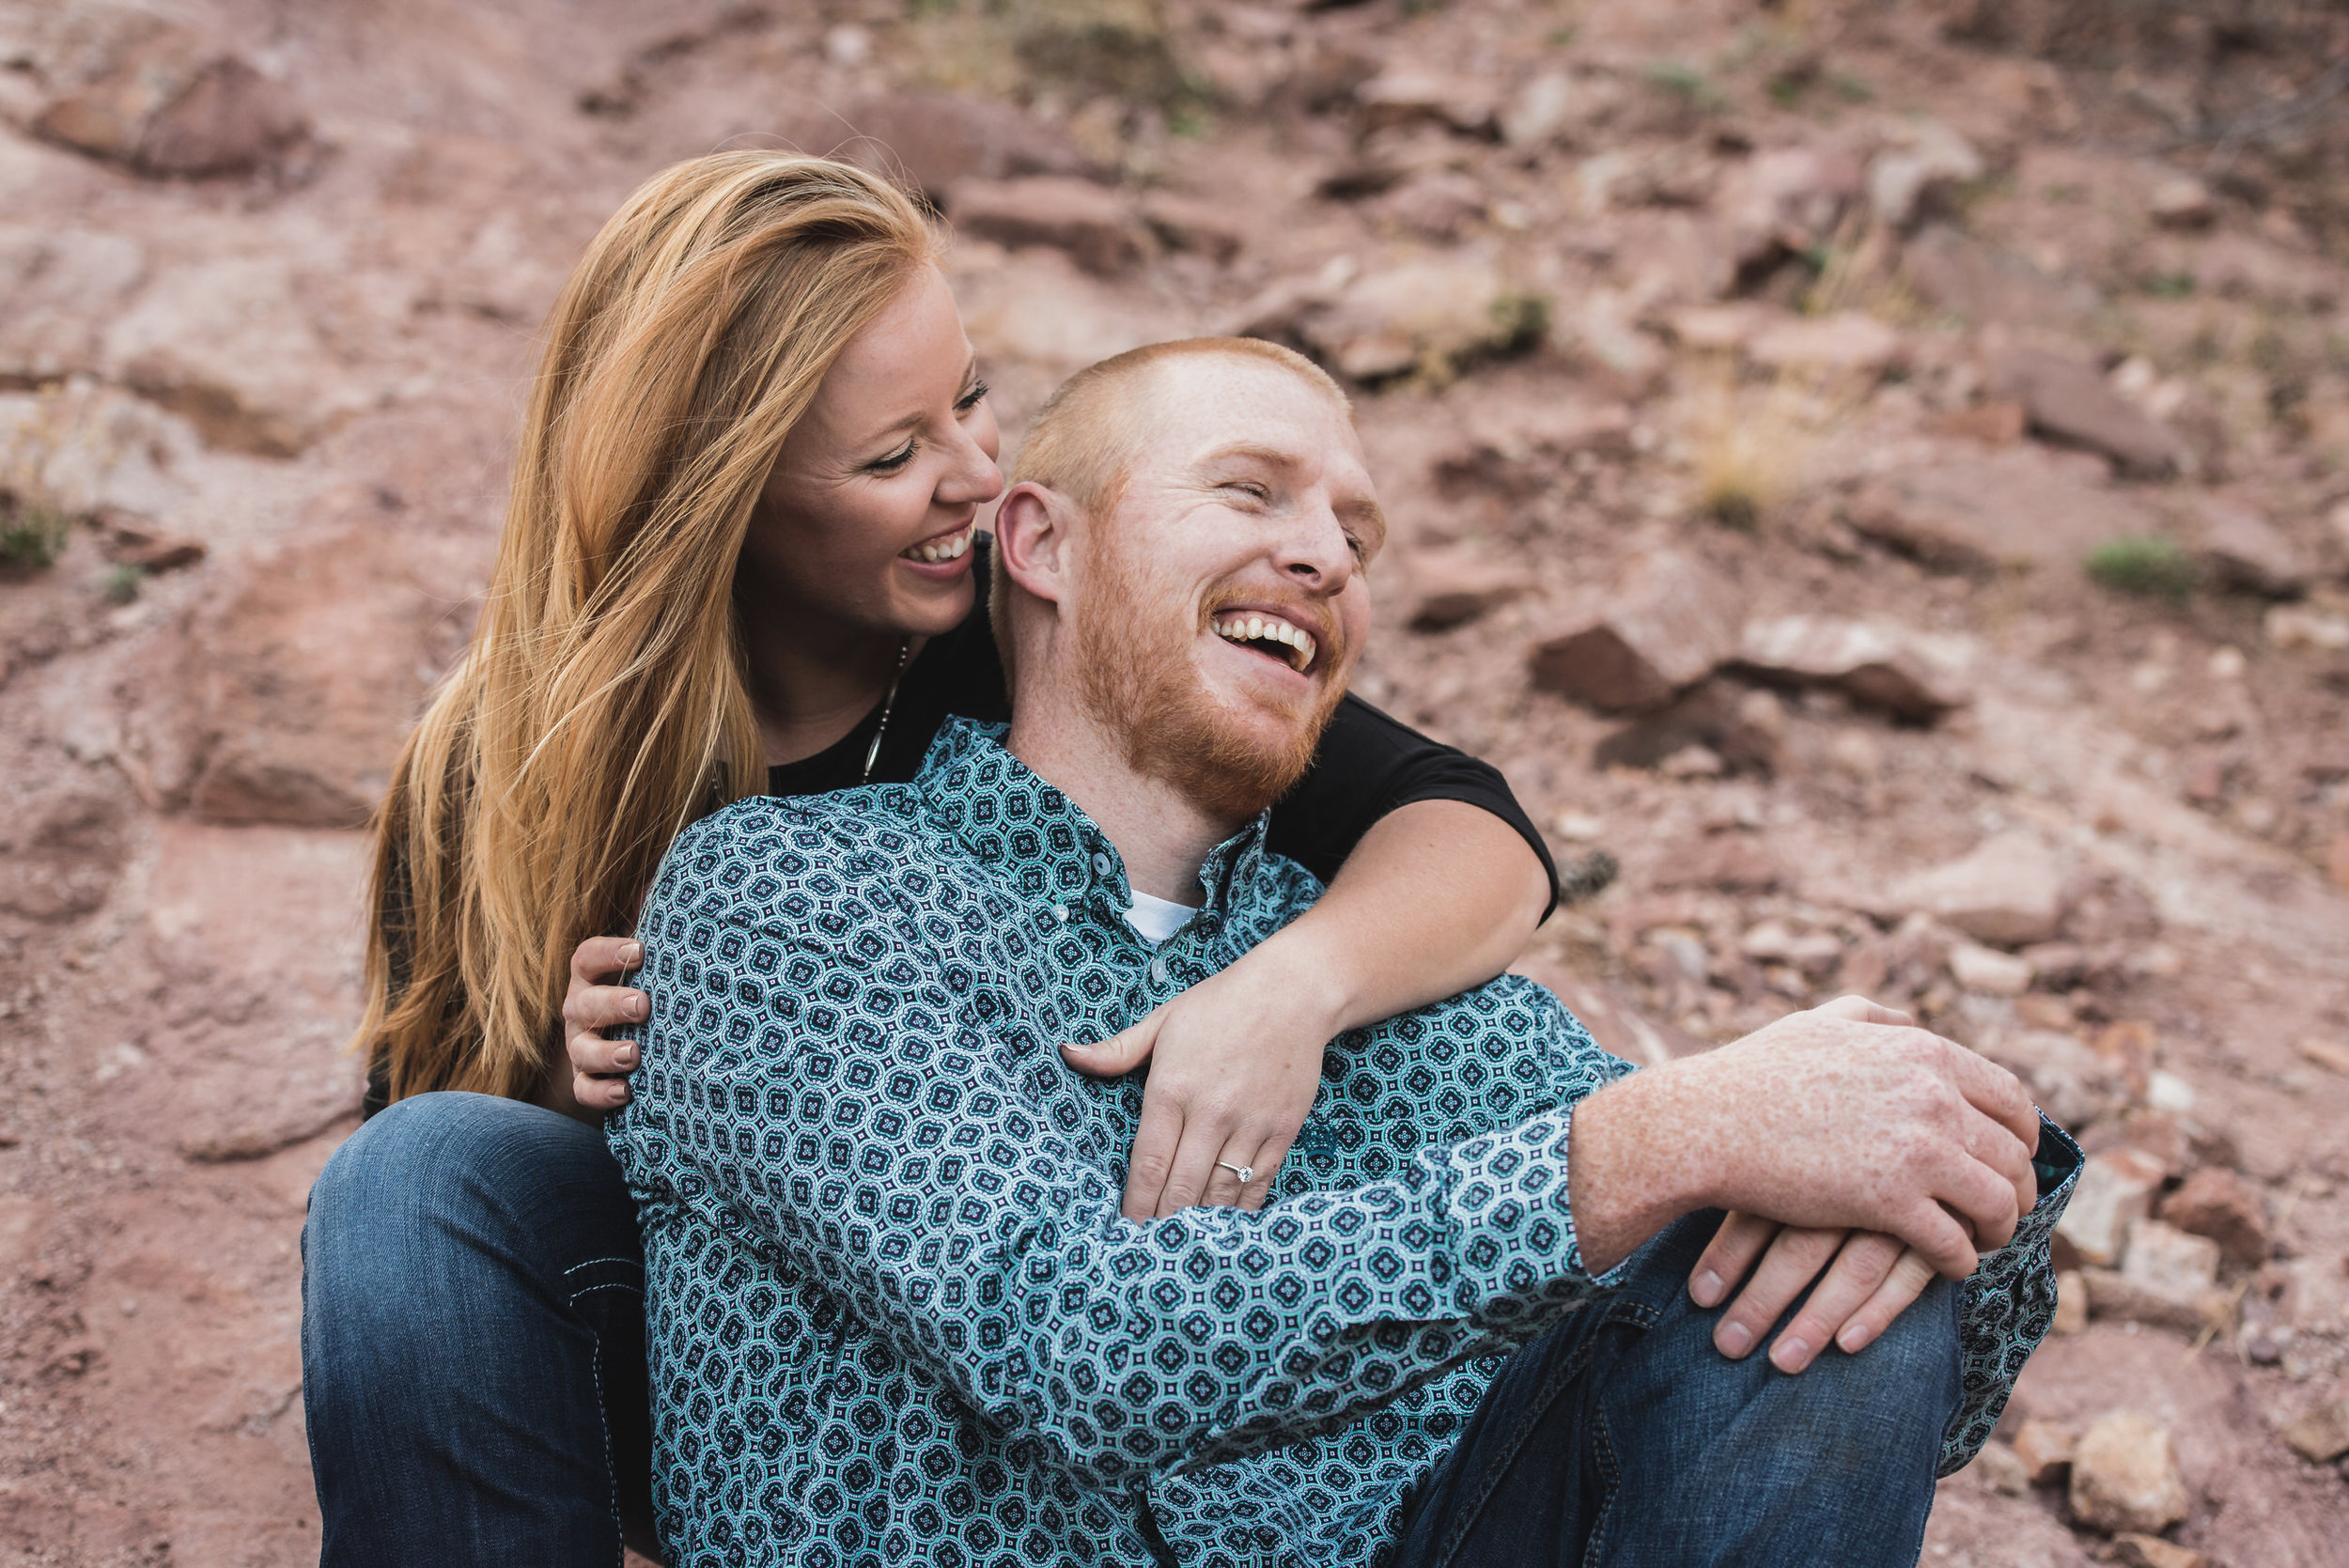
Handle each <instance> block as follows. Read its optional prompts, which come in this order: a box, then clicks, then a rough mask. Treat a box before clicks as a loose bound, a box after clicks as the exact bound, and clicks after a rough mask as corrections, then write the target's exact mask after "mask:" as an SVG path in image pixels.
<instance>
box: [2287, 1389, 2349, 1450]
mask: <svg viewBox="0 0 2349 1568" xmlns="http://www.w3.org/2000/svg"><path fill="white" fill-rule="evenodd" d="M2283 1439H2284V1441H2285V1442H2286V1443H2288V1444H2290V1445H2291V1447H2292V1450H2293V1452H2295V1453H2297V1454H2299V1455H2300V1456H2301V1457H2302V1458H2304V1459H2311V1460H2314V1461H2315V1462H2316V1463H2317V1464H2319V1465H2325V1464H2329V1463H2331V1462H2332V1461H2333V1460H2336V1459H2338V1458H2340V1457H2341V1455H2342V1454H2344V1453H2349V1399H2336V1400H2334V1401H2332V1402H2331V1403H2330V1404H2326V1405H2318V1406H2317V1407H2316V1408H2315V1409H2313V1410H2311V1411H2310V1412H2309V1413H2308V1414H2307V1415H2305V1416H2302V1417H2301V1418H2300V1419H2299V1420H2298V1421H2294V1422H2293V1423H2292V1424H2291V1425H2290V1426H2287V1427H2285V1428H2284V1430H2283Z"/></svg>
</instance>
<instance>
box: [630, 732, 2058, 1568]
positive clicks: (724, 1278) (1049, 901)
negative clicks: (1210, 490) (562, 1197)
mask: <svg viewBox="0 0 2349 1568" xmlns="http://www.w3.org/2000/svg"><path fill="white" fill-rule="evenodd" d="M1200 881H1201V891H1202V893H1204V894H1205V897H1206V904H1205V908H1202V910H1201V911H1200V912H1199V913H1198V914H1197V915H1195V916H1194V917H1192V919H1191V920H1190V922H1189V923H1188V924H1186V925H1185V926H1184V927H1183V928H1182V929H1181V930H1180V931H1178V932H1176V933H1175V935H1174V936H1173V937H1171V938H1169V939H1167V940H1166V941H1165V942H1163V943H1161V944H1159V946H1157V947H1155V948H1154V947H1152V946H1151V945H1149V944H1148V943H1146V942H1145V941H1143V939H1142V938H1141V937H1140V936H1139V935H1138V934H1137V933H1136V932H1135V931H1134V930H1133V929H1132V928H1131V926H1129V925H1128V924H1127V922H1126V920H1125V918H1124V911H1125V910H1126V908H1127V907H1128V905H1129V903H1130V902H1131V898H1130V894H1129V892H1128V884H1127V881H1126V876H1125V871H1124V868H1123V864H1122V862H1121V861H1120V860H1119V857H1118V854H1117V851H1116V849H1115V848H1114V846H1112V845H1111V844H1110V843H1109V841H1108V840H1107V839H1106V838H1105V837H1103V835H1102V834H1101V833H1100V831H1098V830H1097V828H1095V827H1094V826H1093V824H1092V823H1091V822H1090V821H1089V820H1088V819H1087V818H1086V816H1085V815H1084V814H1083V813H1082V812H1081V811H1079V810H1078V809H1077V808H1076V806H1075V805H1074V804H1072V803H1071V802H1070V801H1069V800H1068V799H1067V798H1066V796H1064V795H1063V794H1061V792H1060V791H1059V790H1057V789H1055V788H1053V787H1052V786H1051V785H1050V784H1046V783H1045V782H1043V781H1042V780H1041V779H1039V778H1037V777H1036V776H1035V775H1034V773H1033V772H1031V771H1030V770H1029V769H1028V768H1026V767H1025V766H1023V765H1022V764H1021V763H1020V762H1019V761H1018V759H1016V758H1014V757H1013V756H1012V755H1011V754H1010V753H1008V752H1006V751H1005V750H1004V749H1003V746H1002V745H1001V743H1000V741H999V739H998V738H997V732H996V731H995V729H993V728H992V727H989V726H980V725H975V724H972V723H970V722H959V721H958V722H956V723H954V724H952V725H950V726H949V727H948V728H947V729H946V731H945V732H944V733H943V734H942V735H941V737H940V738H939V741H938V743H937V745H936V747H935V748H934V750H933V751H932V753H931V754H930V757H929V760H928V762H927V763H926V766H925V768H924V770H923V772H922V773H921V775H920V776H919V777H918V778H916V779H915V780H914V782H913V783H912V784H908V785H885V786H877V787H870V788H865V789H859V790H852V791H848V792H846V793H843V794H838V795H832V796H823V797H815V798H807V799H797V800H778V799H759V800H746V801H743V802H740V803H739V804H737V805H735V806H732V807H730V808H728V809H727V810H725V811H723V812H720V813H718V814H716V815H712V816H710V817H708V818H707V819H705V820H703V821H701V822H699V823H697V824H695V825H694V826H693V827H692V828H690V829H688V830H687V831H686V832H685V833H684V834H682V835H681V836H680V837H679V838H678V840H677V844H676V845H675V846H674V847H673V848H672V849H671V850H670V853H669V855H668V858H667V860H666V861H665V862H663V865H662V868H661V876H660V877H659V879H658V882H657V884H656V886H655V888H654V891H653V893H652V894H651V896H650V898H649V900H648V901H647V903H646V908H645V914H644V918H643V921H642V924H641V926H640V935H641V936H642V938H643V940H644V942H645V949H646V959H645V979H644V982H643V984H645V986H646V989H647V990H648V991H649V992H650V993H651V995H652V998H653V1010H652V1017H651V1018H650V1020H649V1022H648V1023H647V1025H646V1029H645V1031H644V1057H645V1061H644V1065H643V1066H642V1068H641V1069H640V1070H639V1071H638V1072H637V1074H636V1076H635V1079H634V1082H633V1086H634V1090H635V1098H634V1100H633V1101H632V1102H631V1104H630V1106H629V1108H628V1109H627V1110H626V1111H625V1112H623V1113H622V1114H620V1115H618V1116H615V1117H614V1118H613V1120H612V1122H611V1124H610V1126H611V1137H612V1143H613V1147H614V1151H615V1152H616V1153H617V1155H618V1156H619V1157H620V1160H621V1163H622V1165H623V1167H624V1169H625V1170H626V1172H627V1173H628V1177H629V1181H630V1185H631V1187H632V1188H633V1189H634V1191H635V1193H636V1196H637V1199H638V1202H639V1204H640V1206H641V1210H642V1215H643V1219H644V1230H645V1249H646V1260H645V1261H646V1279H647V1281H648V1285H649V1301H648V1304H647V1310H648V1313H649V1329H648V1337H649V1341H650V1356H651V1371H652V1389H653V1400H654V1406H655V1408H654V1443H655V1500H656V1503H657V1506H658V1510H659V1514H660V1526H661V1534H662V1537H663V1540H664V1542H665V1544H666V1545H667V1546H668V1549H669V1552H670V1559H671V1561H672V1562H673V1563H675V1564H677V1565H678V1568H685V1565H697V1564H705V1563H708V1564H717V1563H794V1564H798V1563H805V1564H838V1565H843V1568H845V1565H848V1564H851V1563H863V1562H908V1563H926V1564H936V1565H938V1568H963V1565H977V1564H1003V1565H1014V1564H1017V1565H1019V1568H1030V1565H1034V1564H1048V1563H1118V1564H1145V1563H1149V1562H1151V1561H1152V1560H1153V1559H1154V1557H1163V1556H1165V1555H1168V1554H1171V1555H1172V1556H1173V1557H1174V1558H1175V1559H1176V1560H1180V1561H1182V1562H1184V1563H1199V1564H1215V1563H1229V1564H1259V1563H1263V1564H1270V1563H1284V1564H1299V1565H1308V1564H1310V1565H1315V1568H1318V1565H1321V1564H1331V1563H1346V1562H1365V1561H1372V1560H1377V1558H1378V1557H1379V1556H1380V1555H1381V1553H1382V1552H1383V1550H1384V1549H1385V1548H1386V1547H1387V1546H1388V1545H1391V1543H1392V1536H1393V1534H1394V1533H1395V1527H1396V1524H1397V1518H1396V1515H1397V1513H1398V1510H1399V1509H1400V1507H1401V1505H1402V1503H1403V1500H1404V1498H1405V1497H1406V1495H1407V1493H1408V1490H1409V1488H1410V1487H1411V1486H1412V1484H1413V1483H1416V1482H1417V1481H1418V1480H1420V1479H1421V1478H1422V1477H1423V1476H1424V1475H1426V1474H1427V1473H1428V1472H1429V1471H1431V1470H1432V1469H1433V1468H1434V1467H1435V1466H1436V1465H1437V1464H1438V1463H1439V1461H1440V1459H1441V1458H1442V1456H1443V1455H1444V1453H1445V1452H1446V1451H1447V1449H1448V1448H1449V1446H1450V1444H1451V1442H1452V1440H1453V1439H1454V1438H1455V1436H1456V1435H1457V1434H1458V1433H1459V1431H1460V1430H1461V1428H1462V1426H1463V1425H1464V1423H1465V1421H1466V1420H1467V1418H1468V1417H1469V1415H1470V1413H1471V1412H1473V1410H1474V1409H1475V1407H1476V1405H1477V1402H1478V1400H1479V1398H1480V1397H1481V1396H1482V1394H1483V1392H1484V1389H1485V1387H1486V1384H1487V1383H1488V1382H1489V1381H1490V1378H1491V1376H1492V1374H1493V1372H1494V1370H1495V1368H1496V1367H1497V1366H1498V1364H1499V1358H1500V1357H1501V1355H1502V1354H1503V1353H1505V1352H1506V1351H1508V1350H1509V1349H1510V1348H1512V1347H1513V1346H1515V1345H1517V1344H1518V1343H1522V1342H1524V1341H1525V1340H1527V1339H1529V1338H1531V1337H1532V1336H1533V1335H1534V1334H1536V1333H1538V1332H1539V1331H1540V1330H1541V1329H1543V1328H1544V1327H1548V1325H1550V1324H1551V1323H1553V1322H1555V1321H1556V1320H1557V1319H1558V1317H1559V1316H1560V1314H1562V1313H1563V1312H1567V1311H1569V1310H1571V1309H1572V1308H1573V1307H1574V1305H1575V1304H1576V1303H1577V1302H1578V1301H1579V1300H1580V1299H1581V1298H1583V1297H1584V1296H1587V1295H1589V1294H1590V1293H1591V1292H1592V1291H1593V1290H1594V1289H1595V1288H1597V1284H1598V1283H1599V1282H1598V1281H1593V1280H1592V1278H1591V1277H1590V1275H1589V1274H1588V1272H1587V1271H1586V1270H1585V1269H1584V1267H1583V1265H1582V1260H1581V1255H1580V1252H1579V1249H1578V1247H1577V1244H1576V1240H1575V1232H1574V1220H1573V1213H1572V1207H1571V1203H1570V1202H1569V1194H1568V1192H1567V1190H1566V1170H1567V1165H1566V1146H1567V1137H1568V1133H1569V1130H1570V1123H1571V1114H1572V1109H1573V1106H1574V1104H1575V1103H1576V1102H1577V1101H1578V1100H1579V1099H1580V1098H1581V1097H1583V1096H1584V1095H1586V1094H1589V1093H1591V1092H1592V1091H1593V1090H1595V1089H1596V1088H1598V1087H1600V1086H1601V1085H1603V1084H1605V1083H1607V1082H1609V1081H1610V1080H1611V1079H1614V1078H1616V1077H1618V1076H1620V1075H1622V1074H1624V1073H1626V1072H1627V1071H1629V1070H1630V1069H1629V1068H1628V1066H1627V1065H1626V1063H1622V1062H1620V1061H1618V1060H1617V1059H1615V1058H1613V1057H1610V1056H1609V1055H1607V1054H1606V1053H1604V1052H1602V1051H1600V1050H1599V1049H1598V1048H1596V1046H1595V1045H1594V1044H1593V1043H1592V1041H1591V1038H1590V1036H1589V1035H1588V1034H1587V1033H1586V1032H1584V1031H1583V1030H1582V1028H1581V1027H1580V1026H1579V1024H1577V1023H1576V1022H1575V1020H1574V1019H1573V1018H1572V1017H1569V1016H1568V1015H1567V1014H1566V1012H1565V1010H1564V1009H1563V1007H1561V1006H1560V1005H1559V1003H1558V1001H1557V999H1556V998H1555V997H1553V996H1551V995H1550V993H1548V991H1546V990H1543V989H1542V988H1541V987H1539V986H1534V985H1532V983H1530V982H1528V981H1525V980H1522V979H1518V978H1516V977H1503V978H1502V979H1500V980H1497V981H1494V982H1493V983H1491V984H1490V985H1487V986H1480V987H1478V988H1477V989H1475V990H1472V991H1469V992H1466V993H1464V994H1462V995H1460V996H1457V997H1455V998H1453V999H1452V1000H1450V1001H1444V1002H1440V1003H1438V1004H1437V1005H1435V1006H1432V1007H1427V1008H1423V1009H1421V1010H1420V1011H1418V1012H1415V1013H1410V1014H1407V1015H1404V1016H1403V1017H1397V1018H1393V1019H1390V1020H1389V1021H1387V1022H1385V1023H1383V1024H1380V1025H1378V1026H1377V1027H1375V1028H1372V1029H1367V1030H1358V1031H1354V1032H1349V1033H1347V1034H1346V1035H1344V1036H1341V1037H1340V1038H1339V1039H1338V1040H1337V1041H1335V1042H1334V1043H1332V1045H1331V1046H1330V1049H1329V1052H1328V1055H1327V1058H1326V1061H1325V1065H1324V1070H1323V1079H1322V1084H1321V1088H1320V1092H1319V1095H1318V1097H1317V1098H1316V1100H1315V1105H1314V1109H1313V1111H1312V1114H1311V1116H1310V1117H1309V1118H1308V1120H1307V1122H1306V1125H1305V1127H1304V1129H1303V1131H1302V1133H1301V1134H1300V1136H1299V1141H1298V1142H1297V1145H1296V1147H1295V1150H1294V1151H1293V1152H1292V1154H1291V1155H1290V1157H1289V1158H1288V1160H1287V1161H1286V1162H1285V1163H1284V1164H1283V1167H1282V1170H1281V1172H1280V1176H1279V1178H1278V1182H1277V1184H1276V1188H1275V1190H1274V1195H1273V1201H1272V1202H1270V1203H1268V1205H1267V1206H1266V1208H1265V1210H1264V1211H1263V1212H1262V1213H1259V1214H1248V1213H1243V1212H1240V1211H1237V1210H1231V1209H1192V1210H1189V1211H1187V1212H1185V1213H1183V1214H1181V1215H1177V1216H1175V1217H1174V1218H1172V1219H1159V1220H1153V1221H1150V1222H1148V1223H1139V1224H1138V1223H1135V1222H1133V1221H1130V1220H1128V1219H1124V1218H1122V1217H1121V1215H1120V1214H1119V1212H1118V1204H1119V1197H1120V1193H1121V1190H1122V1188H1123V1185H1124V1179H1125V1157H1126V1151H1127V1149H1128V1145H1129V1144H1130V1142H1131V1140H1132V1137H1133V1133H1134V1129H1135V1126H1136V1125H1137V1123H1138V1120H1139V1115H1140V1109H1141V1099H1142V1088H1141V1084H1140V1082H1139V1081H1138V1080H1133V1079H1128V1080H1126V1081H1121V1082H1114V1083H1106V1084H1105V1083H1100V1082H1097V1081H1094V1080H1092V1079H1085V1078H1083V1077H1081V1075H1079V1074H1077V1073H1075V1072H1073V1071H1072V1070H1070V1069H1069V1068H1068V1067H1067V1066H1066V1064H1064V1063H1063V1062H1062V1060H1061V1057H1060V1053H1059V1051H1058V1049H1057V1047H1058V1046H1059V1044H1060V1043H1061V1042H1063V1041H1068V1040H1090V1039H1097V1038H1100V1037H1102V1036H1104V1035H1107V1034H1109V1033H1112V1032H1115V1031H1117V1030H1119V1029H1122V1028H1124V1027H1125V1026H1126V1025H1128V1024H1129V1023H1131V1022H1133V1021H1135V1020H1136V1019H1138V1018H1140V1017H1142V1016H1143V1014H1145V1013H1147V1012H1148V1011H1149V1010H1150V1009H1152V1008H1153V1007H1156V1006H1157V1005H1159V1003H1160V1002H1162V1001H1166V1000H1167V999H1168V998H1169V997H1172V996H1174V995H1175V994H1176V993H1177V992H1179V991H1181V990H1182V989H1184V988H1185V987H1187V986H1191V985H1194V984H1196V983H1197V982H1199V981H1200V980H1202V979H1205V978H1206V976H1207V975H1209V974H1211V973H1213V972H1215V971H1216V970H1220V969H1221V968H1222V967H1224V966H1225V965H1227V964H1229V963H1230V962H1232V961H1233V960H1234V959H1235V958H1237V956H1238V955H1241V954H1242V953H1245V952H1246V951H1248V950H1249V949H1250V948H1252V947H1253V946H1254V945H1255V944H1256V943H1258V942H1260V941H1262V940H1263V939H1265V938H1267V937H1268V936H1270V935H1271V934H1272V933H1273V932H1274V931H1276V930H1278V929H1280V927H1281V926H1282V925H1283V924H1286V923H1287V922H1288V921H1290V920H1292V919H1294V918H1295V917H1296V916H1297V915H1298V914H1299V913H1300V912H1301V911H1302V910H1303V909H1304V908H1307V907H1308V906H1309V905H1310V904H1311V903H1312V901H1313V900H1314V898H1315V896H1316V895H1317V894H1318V893H1319V892H1320V886H1319V884H1318V883H1317V882H1315V880H1314V878H1313V877H1311V876H1310V875H1309V874H1307V873H1306V872H1304V871H1303V870H1302V869H1301V868H1299V867H1298V866H1297V865H1296V864H1294V863H1293V862H1288V861H1285V860H1283V859H1281V858H1279V857H1277V856H1272V855H1268V854H1267V853H1266V852H1265V850H1264V848H1263V834H1262V829H1261V825H1258V826H1255V827H1252V828H1251V829H1250V830H1249V831H1245V832H1243V833H1241V834H1239V835H1238V836H1237V837H1236V838H1234V839H1233V840H1231V841H1230V842H1229V843H1227V844H1225V845H1223V846H1221V848H1219V849H1218V850H1217V851H1216V852H1215V854H1214V855H1213V856H1212V857H1210V859H1209V860H1208V862H1207V864H1206V868H1205V870H1204V871H1203V873H1202V875H1201V879H1200ZM2059 1203H2060V1200H2059ZM2057 1206H2059V1205H2058V1204H2051V1203H2046V1202H2043V1203H2041V1205H2040V1209H2039V1211H2035V1212H2034V1214H2033V1215H2032V1216H2031V1217H2030V1219H2029V1220H2027V1222H2026V1228H2025V1230H2024V1232H2023V1233H2022V1234H2021V1235H2020V1236H2018V1238H2017V1241H2016V1243H2015V1245H2014V1246H2012V1247H2010V1248H2009V1249H2007V1250H2005V1251H2003V1252H2000V1253H1998V1254H1995V1255H1994V1256H1993V1257H1992V1258H1991V1259H1989V1260H1988V1261H1987V1262H1986V1263H1985V1265H1984V1270H1983V1274H1982V1275H1980V1276H1978V1277H1977V1279H1976V1281H1974V1282H1973V1284H1972V1285H1971V1286H1970V1287H1969V1297H1968V1316H1967V1327H1966V1333H1967V1361H1968V1364H1967V1374H1966V1402H1965V1407H1964V1408H1962V1409H1961V1410H1960V1411H1959V1413H1958V1418H1957V1420H1956V1421H1953V1422H1952V1429H1951V1448H1950V1453H1949V1454H1948V1455H1947V1457H1948V1458H1949V1459H1951V1460H1953V1461H1959V1462H1962V1460H1963V1458H1965V1457H1968V1456H1970V1453H1971V1452H1972V1449H1973V1448H1975V1447H1978V1446H1979V1445H1980V1443H1981V1441H1982V1439H1983V1437H1984V1436H1987V1434H1988V1430H1989V1425H1990V1423H1991V1422H1992V1421H1995V1420H1996V1417H1997V1412H1998V1409H1999V1405H2002V1404H2003V1403H2004V1400H2005V1396H2006V1392H2007V1390H2008V1389H2009V1387H2010V1386H2011V1382H2012V1378H2013V1375H2014V1374H2015V1372H2016V1371H2019V1369H2020V1366H2021V1362H2022V1358H2023V1357H2024V1356H2027V1355H2028V1354H2029V1352H2030V1348H2031V1346H2032V1345H2033V1344H2035V1343H2037V1340H2038V1338H2039V1337H2040V1335H2041V1334H2043V1333H2044V1332H2045V1331H2046V1323H2047V1319H2048V1317H2049V1315H2050V1314H2051V1312H2052V1310H2053V1302H2054V1291H2053V1285H2052V1281H2051V1278H2050V1276H2049V1274H2048V1271H2047V1265H2046V1225H2047V1224H2051V1223H2052V1211H2053V1209H2054V1208H2055V1207H2057ZM2043 1221H2044V1222H2043ZM1154 1537H1155V1538H1156V1539H1155V1540H1154Z"/></svg>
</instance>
